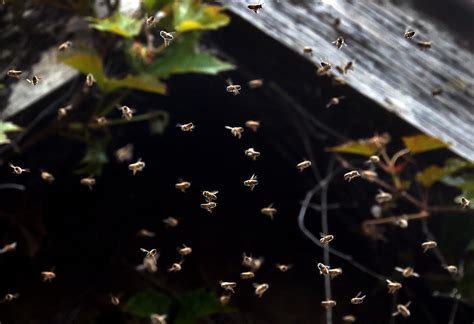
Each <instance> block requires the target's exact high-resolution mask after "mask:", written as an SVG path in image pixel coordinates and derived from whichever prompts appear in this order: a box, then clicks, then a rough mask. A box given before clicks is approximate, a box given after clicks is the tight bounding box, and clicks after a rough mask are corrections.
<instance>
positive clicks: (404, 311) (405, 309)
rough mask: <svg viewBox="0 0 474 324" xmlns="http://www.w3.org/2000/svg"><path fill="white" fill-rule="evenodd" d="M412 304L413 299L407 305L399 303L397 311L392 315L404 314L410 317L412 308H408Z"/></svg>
mask: <svg viewBox="0 0 474 324" xmlns="http://www.w3.org/2000/svg"><path fill="white" fill-rule="evenodd" d="M410 304H411V301H409V302H408V303H406V304H405V305H402V304H398V305H397V311H396V312H395V313H393V314H392V316H397V315H402V316H403V317H405V318H407V317H410V310H409V309H408V307H409V306H410Z"/></svg>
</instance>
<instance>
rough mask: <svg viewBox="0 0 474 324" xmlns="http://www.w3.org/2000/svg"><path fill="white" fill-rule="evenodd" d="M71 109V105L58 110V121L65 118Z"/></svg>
mask: <svg viewBox="0 0 474 324" xmlns="http://www.w3.org/2000/svg"><path fill="white" fill-rule="evenodd" d="M71 109H72V105H67V106H66V107H62V108H59V109H58V120H61V119H63V118H64V117H66V115H67V113H68V111H70V110H71Z"/></svg>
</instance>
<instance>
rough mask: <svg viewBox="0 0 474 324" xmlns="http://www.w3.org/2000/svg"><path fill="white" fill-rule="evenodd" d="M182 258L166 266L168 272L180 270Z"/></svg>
mask: <svg viewBox="0 0 474 324" xmlns="http://www.w3.org/2000/svg"><path fill="white" fill-rule="evenodd" d="M183 262H184V260H181V261H179V262H178V263H173V264H172V265H171V267H169V268H168V270H167V271H168V272H178V271H181V269H182V268H181V266H182V264H183Z"/></svg>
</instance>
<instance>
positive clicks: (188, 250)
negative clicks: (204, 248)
mask: <svg viewBox="0 0 474 324" xmlns="http://www.w3.org/2000/svg"><path fill="white" fill-rule="evenodd" d="M177 250H178V253H179V255H181V256H183V257H184V256H187V255H190V254H191V253H192V252H193V249H192V248H190V247H189V246H186V245H184V244H183V246H182V247H178V248H177Z"/></svg>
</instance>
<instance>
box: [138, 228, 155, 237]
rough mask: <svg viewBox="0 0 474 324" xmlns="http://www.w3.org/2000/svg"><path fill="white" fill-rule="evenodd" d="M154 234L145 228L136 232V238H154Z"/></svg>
mask: <svg viewBox="0 0 474 324" xmlns="http://www.w3.org/2000/svg"><path fill="white" fill-rule="evenodd" d="M155 235H156V234H155V232H152V231H149V230H147V229H145V228H142V229H140V230H138V232H137V236H140V237H155Z"/></svg>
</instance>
